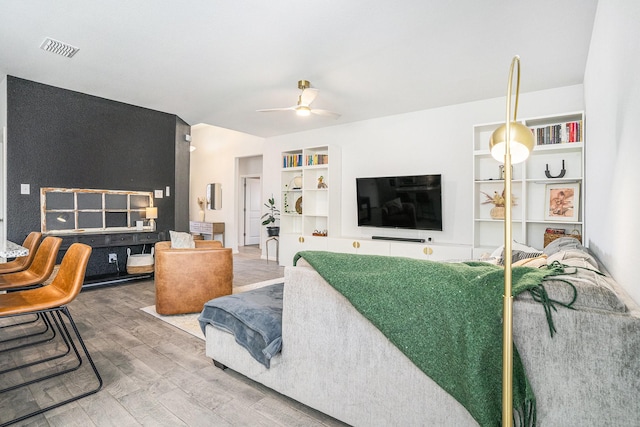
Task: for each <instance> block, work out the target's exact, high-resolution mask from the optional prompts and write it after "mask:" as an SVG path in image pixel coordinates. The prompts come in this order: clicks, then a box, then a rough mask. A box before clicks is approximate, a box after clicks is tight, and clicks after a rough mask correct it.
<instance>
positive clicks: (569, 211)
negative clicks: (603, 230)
mask: <svg viewBox="0 0 640 427" xmlns="http://www.w3.org/2000/svg"><path fill="white" fill-rule="evenodd" d="M544 201H545V203H544V206H545V208H544V209H545V210H544V219H545V220H546V221H566V222H577V221H578V215H579V212H580V183H579V182H570V183H569V182H564V183H560V184H547V186H546V189H545V198H544Z"/></svg>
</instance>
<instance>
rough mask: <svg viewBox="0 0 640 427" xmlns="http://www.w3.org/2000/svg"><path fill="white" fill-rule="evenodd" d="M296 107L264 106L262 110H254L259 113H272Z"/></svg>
mask: <svg viewBox="0 0 640 427" xmlns="http://www.w3.org/2000/svg"><path fill="white" fill-rule="evenodd" d="M295 109H296V107H285V108H264V109H262V110H256V111H257V112H259V113H272V112H274V111H295Z"/></svg>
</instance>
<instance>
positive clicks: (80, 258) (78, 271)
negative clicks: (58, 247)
mask: <svg viewBox="0 0 640 427" xmlns="http://www.w3.org/2000/svg"><path fill="white" fill-rule="evenodd" d="M90 255H91V247H90V246H88V245H85V244H82V243H74V244H72V245H71V247H70V248H69V250H68V251H67V253H66V254H65V256H64V258H63V259H62V263H61V265H60V269H59V271H58V274H57V275H56V277H55V278H54V279H53V281H52V282H51V284H49V285H47V286H42V287H39V288H35V289H27V290H20V291H15V292H10V293H7V294H0V318H5V317H16V316H23V315H27V314H33V313H43V314H47V315H51V317H53V318H55V321H56V324H57V325H58V330H59V331H60V333H61V334H62V335H64V337H65V339H66V340H68V342H69V343H70V344H71V345H72V347H73V350H74V353H75V355H76V357H77V359H78V362H79V363H78V364H77V366H76V367H74V368H72V369H64V370H60V366H53V367H51V368H52V370H53V372H52V373H48V374H47V373H44V374H42V376H40V377H38V378H35V379H28V378H29V377H28V375H29V373H30V372H36V371H35V370H31V369H28V370H27V371H26V372H20V373H21V375H22V378H23V379H24V382H23V383H21V384H18V385H14V386H11V387H7V388H4V389H2V390H0V393H7V392H11V391H13V390H16V389H20V388H21V387H25V386H28V385H31V384H35V383H37V382H40V381H43V380H48V379H51V378H53V377H57V376H61V375H63V374H66V373H68V372H70V371H73V370H76V369H78V368H79V367H80V366H81V365H82V356H81V355H80V352H79V351H78V349H77V347H76V345H75V343H74V338H73V336H72V335H71V333H70V332H69V329H68V328H67V326H66V323H67V322H68V324H69V325H70V326H71V329H73V332H74V335H75V340H77V342H78V343H79V344H80V346H81V348H82V351H83V353H84V355H85V356H86V359H87V361H88V362H89V365H90V366H91V368H92V369H93V373H94V375H95V377H96V379H97V381H98V385H97V387H95V388H92V389H90V390H88V391H85V392H82V393H79V394H77V395H74V396H72V397H69V398H67V399H64V400H62V401H60V402H57V403H53V404H50V405H48V406H46V407H44V408H40V409H37V410H35V411H33V412H30V413H28V414H26V415H21V416H19V417H17V418H14V419H11V420H6V419H2V415H0V423H2V424H0V425H2V426H4V425H8V424H12V423H16V422H19V421H22V420H25V419H27V418H30V417H32V416H34V415H38V414H41V413H43V412H45V411H48V410H51V409H54V408H58V407H60V406H62V405H66V404H67V403H70V402H73V401H76V400H78V399H81V398H83V397H86V396H89V395H91V394H94V393H96V392H98V391H99V390H100V389H101V388H102V378H101V377H100V374H99V373H98V369H97V368H96V366H95V364H94V362H93V359H92V358H91V355H90V354H89V351H88V350H87V347H86V345H85V344H84V341H83V340H82V337H81V336H80V332H79V331H78V328H77V326H76V324H75V322H74V321H73V318H72V317H71V313H70V312H69V309H68V307H67V304H69V303H70V302H71V301H73V300H74V299H75V298H76V297H77V295H78V294H79V293H80V290H81V288H82V284H83V282H84V275H85V272H86V269H87V263H88V262H89V256H90ZM62 315H64V317H65V318H66V319H67V320H66V322H65V320H64V318H63V316H62ZM14 356H15V355H14ZM46 361H47V359H43V362H46ZM28 366H29V367H30V366H33V363H29V364H28ZM12 372H13V371H11V373H12ZM47 372H51V371H47ZM72 380H73V379H72ZM4 383H5V381H4V380H2V378H1V377H0V384H4ZM72 388H73V387H70V388H69V390H71V389H72ZM21 392H22V391H21V390H20V391H19V393H21ZM3 412H4V411H3Z"/></svg>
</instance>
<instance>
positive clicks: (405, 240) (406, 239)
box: [371, 236, 425, 243]
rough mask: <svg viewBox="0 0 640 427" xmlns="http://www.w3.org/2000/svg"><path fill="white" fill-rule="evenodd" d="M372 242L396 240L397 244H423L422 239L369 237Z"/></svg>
mask: <svg viewBox="0 0 640 427" xmlns="http://www.w3.org/2000/svg"><path fill="white" fill-rule="evenodd" d="M371 238H372V239H373V240H396V241H399V242H415V243H424V242H425V240H424V239H413V238H411V237H387V236H371Z"/></svg>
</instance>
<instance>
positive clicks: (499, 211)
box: [489, 206, 504, 219]
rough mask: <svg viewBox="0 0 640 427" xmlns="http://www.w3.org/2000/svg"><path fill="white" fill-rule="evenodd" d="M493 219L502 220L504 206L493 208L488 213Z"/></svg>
mask: <svg viewBox="0 0 640 427" xmlns="http://www.w3.org/2000/svg"><path fill="white" fill-rule="evenodd" d="M489 214H490V215H491V218H493V219H504V206H495V207H493V208H491V211H490V212H489Z"/></svg>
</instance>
